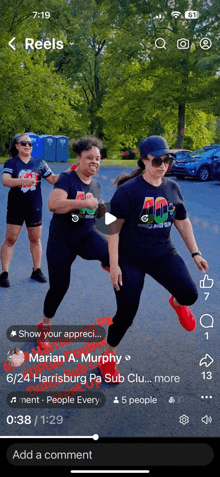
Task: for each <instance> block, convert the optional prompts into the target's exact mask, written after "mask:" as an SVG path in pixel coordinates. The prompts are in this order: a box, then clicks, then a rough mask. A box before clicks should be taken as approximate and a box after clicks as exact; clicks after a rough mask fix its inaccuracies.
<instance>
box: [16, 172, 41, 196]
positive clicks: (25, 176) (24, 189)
mask: <svg viewBox="0 0 220 477" xmlns="http://www.w3.org/2000/svg"><path fill="white" fill-rule="evenodd" d="M38 178H39V176H38V174H37V172H33V171H31V170H30V169H28V170H22V171H20V173H19V179H35V181H36V182H35V184H34V185H32V186H25V185H23V186H19V187H20V188H21V190H22V192H27V191H28V190H35V189H36V183H37V181H38Z"/></svg>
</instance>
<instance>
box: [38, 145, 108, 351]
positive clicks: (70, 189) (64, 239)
mask: <svg viewBox="0 0 220 477" xmlns="http://www.w3.org/2000/svg"><path fill="white" fill-rule="evenodd" d="M101 146H102V143H101V142H100V141H99V140H98V139H96V138H94V137H85V138H82V139H79V140H78V141H76V142H75V144H74V146H73V147H74V150H75V151H76V152H77V154H78V156H77V168H76V169H75V167H73V169H72V170H70V171H66V172H64V173H62V174H61V175H60V177H59V179H58V181H57V183H56V185H55V187H54V190H53V192H52V193H51V195H50V197H49V202H48V206H49V209H50V210H51V211H52V212H54V214H53V217H52V220H51V223H50V230H49V237H48V244H47V262H48V272H49V282H50V288H49V290H48V292H47V295H46V298H45V302H44V318H43V321H42V322H40V323H39V324H38V331H39V332H42V336H44V334H43V332H44V331H49V330H50V324H51V318H53V316H54V315H55V313H56V310H57V308H58V306H59V305H60V303H61V301H62V299H63V298H64V296H65V294H66V292H67V290H68V288H69V284H70V273H71V265H72V263H73V262H74V260H75V259H76V257H77V255H79V256H80V257H82V258H83V259H85V260H99V261H100V262H101V264H102V266H103V268H104V267H109V256H108V242H107V236H106V235H104V234H102V233H101V232H99V230H98V229H97V228H96V226H95V214H97V211H98V214H99V216H102V214H103V213H104V211H103V204H102V201H100V204H99V206H98V203H99V200H100V194H101V186H100V184H99V182H98V181H97V180H96V179H93V178H92V176H93V175H94V174H96V173H97V171H98V169H99V166H100V159H101V156H100V150H101ZM74 169H75V170H74ZM38 343H39V346H41V348H44V347H45V346H46V345H47V343H46V342H42V341H41V340H40V339H38Z"/></svg>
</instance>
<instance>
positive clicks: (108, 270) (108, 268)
mask: <svg viewBox="0 0 220 477" xmlns="http://www.w3.org/2000/svg"><path fill="white" fill-rule="evenodd" d="M101 267H102V268H103V270H105V271H106V272H108V273H110V267H105V266H104V265H103V264H102V263H101Z"/></svg>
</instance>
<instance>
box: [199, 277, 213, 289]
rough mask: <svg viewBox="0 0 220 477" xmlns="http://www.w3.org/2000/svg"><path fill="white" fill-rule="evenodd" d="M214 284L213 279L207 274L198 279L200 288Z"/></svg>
mask: <svg viewBox="0 0 220 477" xmlns="http://www.w3.org/2000/svg"><path fill="white" fill-rule="evenodd" d="M213 285H214V280H213V279H212V278H209V276H208V275H206V274H205V276H204V278H203V280H200V285H199V286H200V288H212V287H213Z"/></svg>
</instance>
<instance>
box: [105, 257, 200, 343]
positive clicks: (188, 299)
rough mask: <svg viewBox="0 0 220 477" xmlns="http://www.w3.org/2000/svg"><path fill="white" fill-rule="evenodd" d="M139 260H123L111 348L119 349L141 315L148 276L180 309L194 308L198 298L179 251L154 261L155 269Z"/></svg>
mask: <svg viewBox="0 0 220 477" xmlns="http://www.w3.org/2000/svg"><path fill="white" fill-rule="evenodd" d="M138 262H139V261H138V260H133V263H132V259H128V258H126V257H125V256H124V257H121V258H120V268H121V270H122V282H123V285H122V287H121V288H120V290H119V291H116V290H115V295H116V301H117V312H116V315H115V316H114V318H113V324H112V325H110V326H109V330H108V337H107V342H108V344H109V345H110V346H113V347H115V346H117V345H118V344H119V342H120V341H121V339H122V338H123V336H124V334H125V333H126V331H127V329H128V328H129V327H130V326H131V324H132V322H133V319H134V317H135V315H136V313H137V310H138V306H139V302H140V296H141V292H142V289H143V286H144V278H145V274H146V273H147V274H148V275H150V276H151V277H152V278H154V279H155V280H156V281H157V282H158V283H160V284H161V285H162V286H163V287H164V288H166V290H168V291H169V293H171V295H173V296H174V297H175V298H176V299H177V301H178V303H179V304H180V305H187V306H189V305H192V304H193V303H195V301H196V300H197V298H198V292H197V289H196V285H195V283H194V282H193V280H192V278H191V276H190V274H189V272H188V270H187V268H186V265H185V263H184V261H183V260H182V258H181V257H180V256H179V255H178V254H177V253H176V251H173V252H170V253H169V254H167V255H165V256H163V257H160V259H157V260H155V259H153V260H152V259H150V262H151V265H150V264H149V263H147V262H149V260H146V262H145V263H143V262H144V260H143V258H142V263H141V261H140V263H138Z"/></svg>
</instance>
